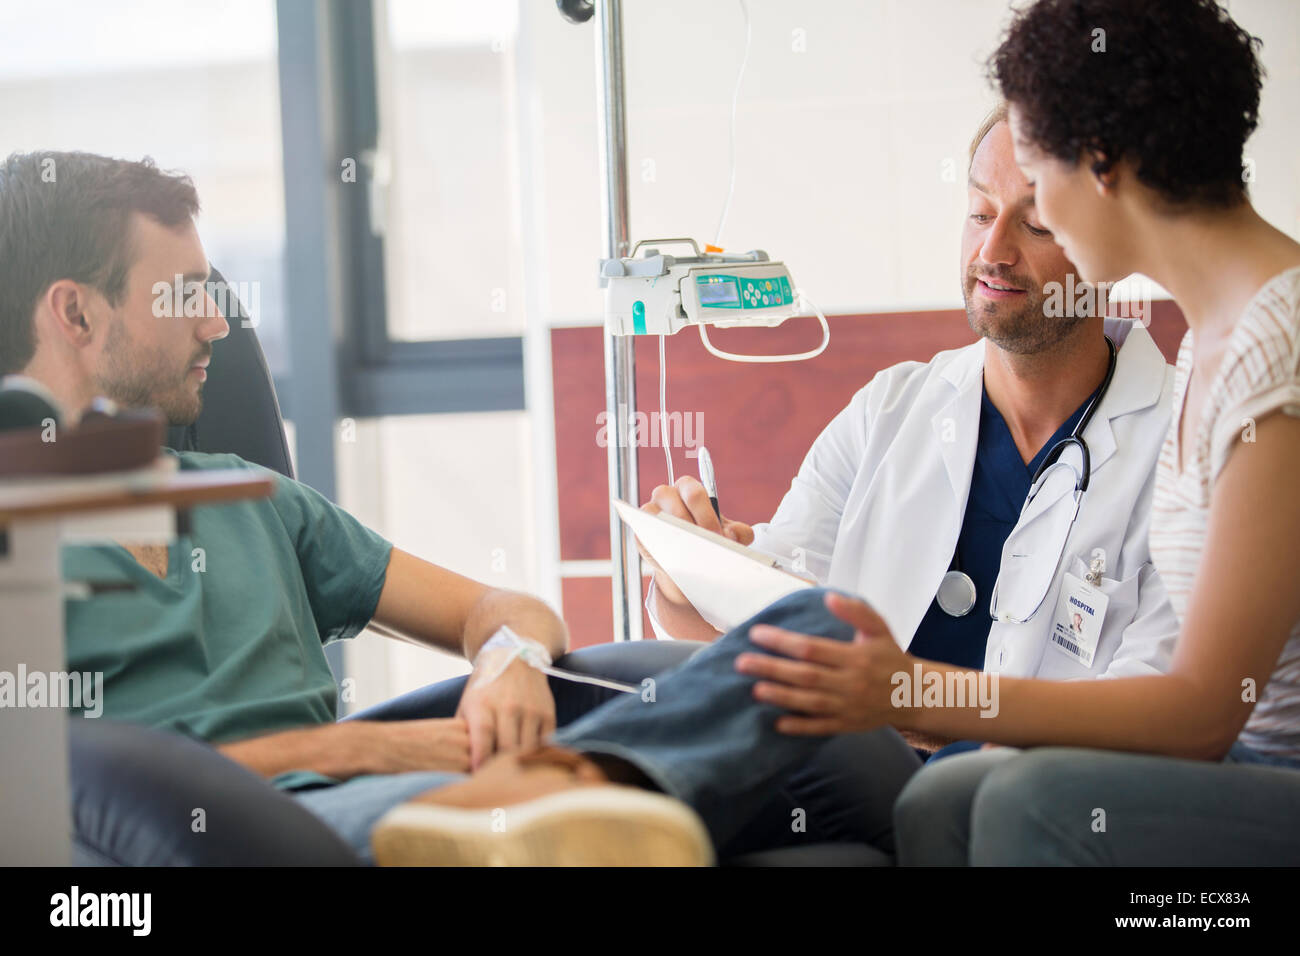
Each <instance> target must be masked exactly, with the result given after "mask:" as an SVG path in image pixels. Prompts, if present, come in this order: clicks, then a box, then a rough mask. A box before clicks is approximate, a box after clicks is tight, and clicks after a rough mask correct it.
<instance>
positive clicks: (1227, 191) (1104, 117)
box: [754, 0, 1300, 865]
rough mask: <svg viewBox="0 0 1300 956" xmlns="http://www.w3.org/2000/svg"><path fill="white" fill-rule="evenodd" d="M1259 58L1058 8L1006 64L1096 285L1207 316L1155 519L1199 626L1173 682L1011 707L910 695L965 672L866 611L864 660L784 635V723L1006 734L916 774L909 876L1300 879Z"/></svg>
mask: <svg viewBox="0 0 1300 956" xmlns="http://www.w3.org/2000/svg"><path fill="white" fill-rule="evenodd" d="M1258 43H1259V41H1257V40H1254V39H1253V38H1252V37H1250V36H1249V35H1248V34H1247V33H1246V32H1245V31H1243V30H1242V29H1241V28H1240V27H1238V26H1237V24H1236V23H1234V22H1233V21H1232V19H1231V18H1230V17H1229V16H1228V14H1227V12H1226V11H1225V10H1223V9H1222V8H1221V7H1220V6H1219V5H1218V4H1217V3H1215V2H1213V0H1143V2H1142V3H1140V4H1133V3H1132V2H1131V0H1039V2H1037V3H1035V4H1034V5H1033V6H1031V7H1028V8H1026V9H1024V10H1022V11H1020V12H1019V13H1017V14H1015V15H1014V17H1013V20H1012V23H1011V26H1010V28H1009V30H1008V32H1007V35H1006V37H1005V38H1004V40H1003V43H1002V45H1001V46H1000V47H999V49H998V50H997V52H996V53H995V54H994V56H993V58H992V61H991V64H990V67H991V69H990V72H991V74H992V76H993V78H994V80H995V82H996V84H997V86H998V87H999V88H1000V91H1001V93H1002V95H1003V96H1004V98H1005V99H1006V101H1007V102H1008V103H1009V105H1010V126H1011V131H1012V135H1013V140H1014V141H1015V148H1016V159H1017V163H1018V164H1019V165H1020V167H1021V169H1022V170H1023V171H1024V173H1025V175H1026V177H1027V178H1028V179H1029V181H1030V182H1031V183H1032V184H1034V187H1035V200H1036V206H1037V215H1038V216H1039V218H1040V219H1041V220H1042V222H1043V224H1044V225H1046V226H1047V227H1049V228H1050V229H1051V230H1052V232H1053V235H1054V237H1055V238H1056V241H1057V242H1058V243H1059V244H1060V245H1061V246H1062V247H1063V248H1064V250H1065V252H1066V254H1067V255H1068V256H1069V258H1070V259H1071V261H1073V262H1074V263H1075V264H1076V266H1077V267H1078V270H1079V273H1080V275H1081V276H1082V277H1083V278H1084V279H1086V280H1090V281H1094V282H1101V281H1105V282H1113V281H1116V280H1118V279H1121V278H1123V277H1124V276H1127V275H1129V274H1130V273H1141V274H1144V275H1147V276H1149V277H1151V278H1153V279H1154V280H1156V281H1157V282H1159V283H1160V284H1161V285H1162V286H1164V287H1165V288H1166V289H1168V290H1169V291H1170V292H1171V293H1172V294H1173V296H1174V298H1175V299H1176V300H1177V302H1178V304H1179V306H1180V307H1181V308H1182V311H1183V314H1184V315H1185V316H1186V318H1187V323H1188V327H1189V331H1188V333H1187V337H1186V339H1185V340H1184V341H1183V344H1182V349H1181V352H1180V354H1179V358H1178V366H1177V390H1176V393H1175V400H1174V407H1173V422H1172V425H1171V428H1170V431H1169V433H1168V437H1167V439H1166V441H1165V444H1164V448H1163V453H1162V455H1161V458H1160V461H1159V466H1158V472H1157V480H1156V492H1155V496H1154V502H1153V509H1154V511H1153V514H1152V520H1151V553H1152V557H1153V560H1154V562H1155V565H1156V567H1157V569H1158V570H1159V572H1160V575H1161V577H1162V578H1163V580H1164V583H1165V586H1166V587H1167V588H1168V591H1169V594H1170V598H1171V599H1172V601H1173V604H1174V607H1175V610H1176V611H1177V612H1178V614H1179V618H1180V624H1181V631H1180V635H1179V639H1178V643H1177V646H1176V650H1175V653H1174V660H1173V662H1172V665H1171V668H1170V670H1169V672H1168V673H1167V674H1164V675H1160V676H1153V677H1135V678H1116V679H1109V680H1084V681H1066V682H1047V681H1039V680H1017V679H1006V678H1004V679H1002V680H1000V681H999V682H998V683H997V685H996V687H995V688H994V689H995V691H996V706H995V707H994V708H988V707H984V708H977V707H973V706H946V707H938V706H928V707H926V706H919V705H917V704H915V703H911V702H909V701H908V700H907V699H906V698H905V697H904V698H903V699H902V700H901V701H898V700H897V698H895V696H894V695H892V694H891V691H892V690H893V688H894V686H895V684H896V681H895V680H894V676H895V675H898V674H903V675H911V674H914V673H915V671H914V668H919V669H921V670H922V672H923V673H922V674H921V675H919V676H920V677H921V678H922V682H923V683H925V684H926V685H927V686H929V685H930V683H931V678H934V680H933V683H934V685H935V686H939V687H945V686H953V685H954V684H955V683H956V681H955V680H954V678H956V677H959V676H960V675H959V674H955V673H953V672H954V670H955V669H954V668H951V667H946V666H942V665H937V664H931V663H928V662H923V661H917V660H915V659H913V658H910V657H908V656H907V655H906V654H904V653H903V652H902V651H901V650H899V649H898V647H897V645H896V644H895V643H894V642H893V641H890V640H883V641H882V640H878V639H877V638H879V637H880V635H881V632H882V629H883V627H884V625H883V622H882V621H881V620H880V619H879V618H878V617H876V616H875V615H874V614H873V613H872V612H871V611H870V609H869V608H867V607H866V606H865V605H862V604H861V603H859V602H855V601H851V600H849V599H847V598H839V597H832V598H830V599H828V602H827V603H828V606H830V607H831V610H832V611H833V612H834V613H836V614H837V615H838V616H840V617H843V618H844V619H846V620H849V621H851V622H852V623H854V624H855V625H856V626H857V628H858V629H859V631H860V632H862V633H861V634H860V635H859V637H858V640H857V642H856V645H855V648H854V651H853V654H854V655H855V656H854V657H853V658H852V661H851V662H847V652H846V653H845V654H843V655H836V656H837V657H838V658H839V659H838V660H836V661H835V663H834V665H828V664H827V663H821V662H822V661H826V662H829V661H830V660H831V657H832V653H831V652H830V651H825V650H823V649H821V648H820V647H819V646H817V645H816V644H815V642H814V643H801V642H804V641H806V640H807V639H805V638H803V637H800V636H796V635H785V634H778V635H773V636H771V637H770V638H768V639H767V640H765V641H764V643H765V644H767V645H768V647H769V648H772V649H776V650H781V651H784V652H785V653H787V654H789V655H791V656H796V657H801V658H803V659H804V660H803V661H802V662H799V663H786V664H781V663H779V662H778V663H776V664H772V665H766V664H764V665H763V671H762V672H759V671H754V672H755V673H760V674H761V676H762V675H765V676H768V677H770V678H773V679H774V683H769V684H766V685H764V684H760V685H759V687H758V688H757V689H756V694H757V695H759V696H760V697H761V698H762V699H766V700H770V701H772V702H774V703H777V704H781V705H783V706H788V707H793V708H794V709H798V710H801V711H803V716H800V717H794V718H783V719H782V721H781V722H780V723H778V729H782V730H785V731H786V732H791V733H834V732H840V731H852V730H863V729H867V728H870V727H873V726H877V725H879V724H881V723H891V724H893V725H895V726H898V727H903V728H907V729H914V730H918V731H921V732H923V733H932V734H937V735H942V736H946V737H952V738H958V739H977V740H988V741H993V742H996V743H999V744H1003V745H1010V746H1002V747H994V748H992V749H989V748H987V747H986V748H985V749H983V750H981V751H978V752H975V753H971V754H966V755H960V756H954V757H950V758H947V759H943V760H940V761H937V762H932V764H931V765H928V766H927V767H926V768H925V769H924V770H922V771H921V772H920V773H918V774H917V775H916V776H915V777H913V778H912V780H911V782H910V783H909V784H908V786H907V788H906V789H905V790H904V791H903V793H902V794H901V796H900V797H899V799H898V802H897V803H896V805H895V810H894V816H895V823H896V834H895V835H896V839H897V842H898V848H899V860H900V862H902V863H951V864H964V863H973V864H989V863H991V864H1042V863H1103V864H1105V863H1109V864H1154V865H1180V864H1202V865H1205V864H1210V865H1231V864H1236V865H1241V864H1247V865H1249V864H1258V863H1274V864H1276V863H1290V864H1300V628H1298V627H1297V625H1298V624H1300V493H1297V488H1296V482H1297V478H1298V477H1300V244H1297V243H1296V242H1295V241H1294V240H1292V239H1291V238H1290V237H1288V236H1287V235H1285V234H1283V233H1282V232H1280V231H1279V230H1277V229H1275V228H1274V227H1272V226H1271V225H1269V224H1268V223H1267V222H1265V221H1264V220H1263V219H1262V218H1261V217H1260V216H1259V214H1258V213H1256V212H1255V210H1254V208H1253V207H1252V206H1251V203H1250V201H1249V198H1248V195H1247V190H1246V186H1245V183H1244V181H1243V179H1244V177H1243V174H1242V169H1243V166H1242V150H1243V146H1244V144H1245V141H1246V139H1247V137H1248V136H1249V135H1250V134H1251V132H1252V131H1253V130H1254V128H1255V125H1256V118H1257V112H1258V105H1259V91H1260V86H1261V75H1262V71H1261V70H1260V67H1259V64H1258V62H1257V60H1256V56H1255V48H1256V46H1257V45H1258ZM1245 178H1248V177H1245ZM1051 610H1052V609H1051V608H1044V609H1040V611H1039V613H1050V612H1051ZM755 639H756V640H757V637H755ZM810 661H812V662H817V663H809V662H810ZM819 663H821V666H818V664H819ZM836 668H838V669H836ZM846 671H847V673H846ZM782 685H785V686H784V687H783V686H782ZM789 685H796V687H795V688H792V687H790V686H789ZM796 688H797V689H796ZM1022 747H1033V748H1035V749H1031V750H1021V749H1018V748H1022Z"/></svg>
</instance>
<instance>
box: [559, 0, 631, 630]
mask: <svg viewBox="0 0 1300 956" xmlns="http://www.w3.org/2000/svg"><path fill="white" fill-rule="evenodd" d="M557 6H558V7H559V8H560V12H561V13H562V14H563V15H564V16H565V18H566V19H568V20H570V21H572V22H575V23H580V22H583V21H585V20H587V19H589V18H590V17H591V15H592V12H593V7H594V13H595V17H596V108H597V113H598V118H599V137H598V138H599V150H600V160H601V167H602V178H603V187H604V188H603V189H602V190H601V218H602V220H603V224H604V232H605V248H604V255H603V256H602V258H604V259H616V258H620V257H622V256H626V255H627V254H628V248H629V245H630V242H629V238H628V236H629V231H628V191H627V112H626V101H625V98H624V94H623V4H622V0H595V2H592V0H558V2H557ZM635 343H636V336H633V335H608V334H607V335H606V336H605V412H606V435H607V436H608V437H609V444H608V447H607V452H608V461H609V494H610V497H611V498H618V499H620V500H622V501H625V502H627V503H628V504H630V505H631V506H632V507H634V508H635V507H638V506H639V505H640V495H639V493H638V489H637V449H636V443H635V441H634V438H633V436H631V435H629V433H628V431H629V428H630V425H631V418H632V416H633V415H634V414H635V412H636V352H635V349H634V346H635ZM609 547H610V566H611V573H610V585H611V589H612V592H613V610H614V640H616V641H629V640H630V641H639V640H641V637H642V627H641V624H642V622H641V555H640V554H639V553H638V552H637V549H636V540H635V538H634V537H633V535H632V534H631V532H630V531H629V530H628V529H627V527H626V526H625V525H624V524H623V522H622V521H620V520H619V517H618V515H617V514H616V513H615V512H614V509H613V508H611V509H610V512H609Z"/></svg>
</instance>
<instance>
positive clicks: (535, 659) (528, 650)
mask: <svg viewBox="0 0 1300 956" xmlns="http://www.w3.org/2000/svg"><path fill="white" fill-rule="evenodd" d="M498 650H505V651H508V652H509V653H507V654H504V655H501V656H500V657H499V658H497V659H496V660H494V661H492V663H491V669H490V670H488V671H487V672H486V673H485V675H484V676H483V677H482V678H480V679H479V682H478V686H479V687H482V686H484V685H486V684H490V683H492V682H493V681H494V680H496V679H497V678H498V677H500V676H501V675H502V674H503V673H505V670H506V668H507V667H509V666H510V665H511V664H512V663H514V662H515V660H517V659H518V660H522V661H523V662H524V663H525V664H527V665H528V666H529V667H532V668H535V669H536V670H539V671H541V672H542V673H543V674H547V675H549V676H551V677H558V678H560V679H561V680H568V681H573V682H574V683H578V684H594V685H595V686H597V687H606V688H609V689H610V690H617V691H621V692H623V693H624V694H637V693H640V691H641V688H640V687H636V686H634V685H632V684H623V683H620V682H619V681H614V680H608V679H606V678H604V677H593V676H591V675H590V674H575V673H573V672H572V671H566V670H562V669H561V668H558V667H555V666H553V665H552V661H551V653H550V651H548V650H547V649H546V647H545V646H544V645H542V644H541V643H540V642H539V641H535V640H533V639H532V638H531V637H523V636H521V635H520V634H517V633H516V632H515V631H514V630H512V629H511V628H510V627H509V626H508V625H505V624H503V625H502V626H501V627H499V628H497V631H496V633H495V634H493V635H492V636H491V637H490V638H488V639H487V641H486V642H485V643H484V644H483V646H482V647H480V648H479V651H478V653H477V654H475V655H474V664H473V666H474V668H475V670H477V669H478V666H479V661H480V660H482V659H483V655H484V653H486V652H487V651H498Z"/></svg>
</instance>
